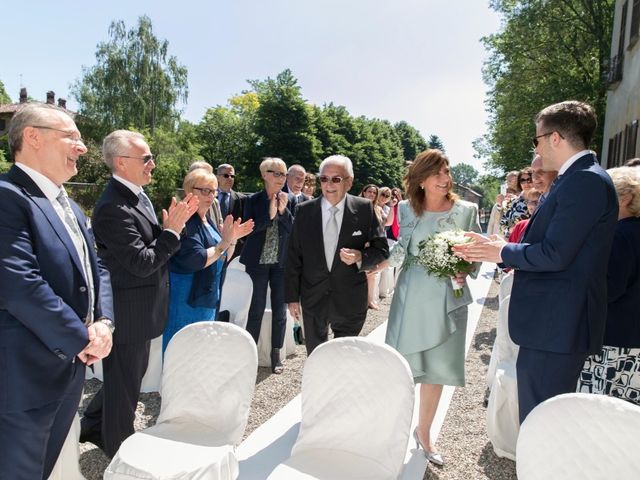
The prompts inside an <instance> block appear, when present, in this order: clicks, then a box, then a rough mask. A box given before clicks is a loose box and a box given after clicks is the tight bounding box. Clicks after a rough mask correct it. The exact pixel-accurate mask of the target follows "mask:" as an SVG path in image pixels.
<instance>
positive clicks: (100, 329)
mask: <svg viewBox="0 0 640 480" xmlns="http://www.w3.org/2000/svg"><path fill="white" fill-rule="evenodd" d="M87 332H88V333H89V344H88V345H87V346H86V347H84V350H82V351H81V352H80V353H78V358H79V359H80V361H81V362H83V363H86V364H87V365H93V364H94V363H96V362H97V361H98V360H102V359H103V358H104V357H106V356H107V355H109V353H110V352H111V347H112V346H113V338H112V337H111V330H109V327H107V326H106V325H105V324H104V323H102V322H95V323H92V324H91V325H89V327H87Z"/></svg>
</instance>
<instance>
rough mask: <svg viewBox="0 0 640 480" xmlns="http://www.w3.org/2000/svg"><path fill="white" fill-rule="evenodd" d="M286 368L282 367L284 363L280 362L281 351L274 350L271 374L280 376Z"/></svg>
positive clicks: (272, 351)
mask: <svg viewBox="0 0 640 480" xmlns="http://www.w3.org/2000/svg"><path fill="white" fill-rule="evenodd" d="M283 370H284V367H283V366H282V362H281V361H280V349H279V348H272V349H271V372H272V373H275V374H277V375H280V374H281V373H282V371H283Z"/></svg>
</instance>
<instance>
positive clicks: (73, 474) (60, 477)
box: [49, 414, 85, 480]
mask: <svg viewBox="0 0 640 480" xmlns="http://www.w3.org/2000/svg"><path fill="white" fill-rule="evenodd" d="M79 440H80V417H79V416H78V414H76V416H75V418H74V419H73V423H72V424H71V428H70V429H69V434H68V435H67V438H66V440H65V441H64V445H62V450H61V451H60V456H59V457H58V461H57V462H56V464H55V466H54V467H53V471H52V472H51V475H49V480H85V478H84V477H83V476H82V473H80V444H79V443H78V442H79Z"/></svg>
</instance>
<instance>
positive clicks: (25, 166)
mask: <svg viewBox="0 0 640 480" xmlns="http://www.w3.org/2000/svg"><path fill="white" fill-rule="evenodd" d="M9 147H10V149H11V152H12V153H13V157H14V160H15V165H13V166H12V167H11V169H10V170H9V172H8V173H7V174H6V175H4V176H3V177H2V178H1V179H0V209H1V212H0V283H1V284H2V288H1V289H0V478H3V479H11V480H20V479H25V480H34V479H46V478H48V477H49V474H50V473H51V471H52V469H53V467H54V465H55V463H56V460H57V458H58V455H59V454H60V450H61V449H62V445H63V444H64V441H65V439H66V437H67V434H68V432H69V428H70V426H71V422H72V420H73V418H74V416H75V415H76V412H77V410H78V405H79V403H80V396H81V393H82V387H83V385H84V372H85V364H86V365H91V364H93V363H94V362H96V361H98V360H100V359H102V358H104V357H105V356H107V355H108V354H109V351H110V349H111V342H112V339H111V334H112V331H113V321H112V319H113V318H114V317H113V307H112V300H111V285H110V283H109V274H108V272H107V271H106V270H105V269H104V268H103V267H102V265H101V264H100V262H99V261H98V259H97V257H96V254H95V250H94V248H93V244H94V241H93V238H92V237H91V234H90V233H89V230H88V229H87V219H86V217H85V216H84V214H83V213H82V210H81V209H80V208H79V207H78V206H77V205H76V204H75V203H74V202H73V201H72V200H70V199H69V198H68V197H67V194H66V191H65V189H64V187H63V186H62V184H63V183H64V182H66V181H68V180H69V179H70V178H71V177H73V176H74V175H75V174H76V173H77V172H78V171H77V162H78V159H79V157H80V156H81V155H83V154H84V153H86V152H87V148H86V147H85V145H84V143H83V142H82V138H81V137H80V132H79V131H78V128H77V127H76V124H75V123H74V121H73V120H72V119H71V117H70V116H69V115H68V114H67V112H66V111H65V110H62V109H60V108H58V107H55V106H53V105H44V104H37V103H33V104H29V105H27V106H25V107H23V108H22V109H21V110H20V111H19V112H18V113H16V115H15V116H14V117H13V119H12V120H11V125H10V127H9Z"/></svg>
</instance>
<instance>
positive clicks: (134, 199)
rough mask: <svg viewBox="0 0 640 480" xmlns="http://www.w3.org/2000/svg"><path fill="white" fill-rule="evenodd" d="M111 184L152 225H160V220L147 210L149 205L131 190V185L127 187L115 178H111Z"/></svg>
mask: <svg viewBox="0 0 640 480" xmlns="http://www.w3.org/2000/svg"><path fill="white" fill-rule="evenodd" d="M111 186H112V187H113V188H114V189H115V190H116V191H117V192H118V193H119V194H120V196H121V197H123V198H124V199H125V200H126V201H127V202H128V203H129V205H131V206H132V207H133V208H135V209H136V211H137V212H138V213H140V215H142V216H143V217H144V218H145V219H146V220H148V221H149V223H151V225H153V226H157V225H158V220H157V219H156V218H153V217H152V216H151V212H149V210H147V207H145V206H144V205H143V204H142V201H141V200H140V199H139V198H138V196H137V195H136V194H135V193H133V192H132V191H131V189H130V188H129V187H127V186H126V185H125V184H124V183H122V182H119V181H118V180H116V179H115V178H112V179H111Z"/></svg>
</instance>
